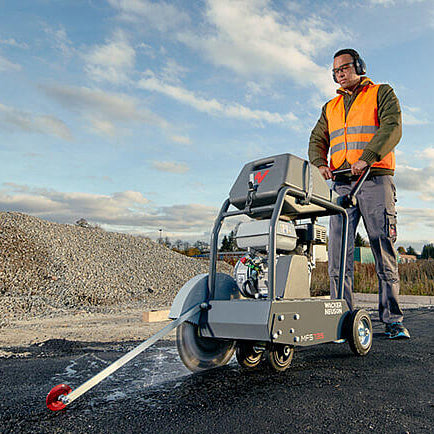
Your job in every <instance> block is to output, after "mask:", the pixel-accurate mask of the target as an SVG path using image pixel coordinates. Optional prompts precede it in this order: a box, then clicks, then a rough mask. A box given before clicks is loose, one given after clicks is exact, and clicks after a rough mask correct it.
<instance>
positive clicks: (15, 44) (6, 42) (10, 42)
mask: <svg viewBox="0 0 434 434" xmlns="http://www.w3.org/2000/svg"><path fill="white" fill-rule="evenodd" d="M0 44H1V45H9V46H10V47H15V48H23V49H28V48H29V46H28V45H27V44H26V43H25V42H17V41H16V40H15V39H14V38H9V39H0Z"/></svg>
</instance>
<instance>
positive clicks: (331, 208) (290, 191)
mask: <svg viewBox="0 0 434 434" xmlns="http://www.w3.org/2000/svg"><path fill="white" fill-rule="evenodd" d="M350 171H351V169H343V170H336V171H334V172H333V174H334V175H337V174H344V173H349V172H350ZM309 172H310V167H309ZM369 172H370V170H369V167H368V168H367V169H365V170H364V172H362V174H361V175H360V176H359V178H358V179H357V181H356V183H355V185H354V187H353V188H352V190H351V192H350V193H349V194H348V195H345V196H340V197H338V198H337V201H336V203H334V202H332V201H328V200H325V199H323V198H320V197H316V196H312V195H311V194H310V192H306V191H302V190H300V189H298V188H295V187H292V186H282V187H281V188H280V189H279V192H278V195H277V199H276V202H275V203H274V204H273V205H266V206H259V207H256V208H251V207H250V206H249V205H248V204H247V203H246V207H245V208H244V209H242V210H236V211H228V209H229V206H230V205H231V202H230V200H229V198H228V199H226V200H225V201H224V202H223V205H222V207H221V208H220V212H219V214H218V216H217V218H216V220H215V223H214V227H213V230H212V233H211V243H210V244H211V249H210V265H209V275H208V300H207V301H210V300H213V298H214V292H215V287H216V265H217V248H218V246H217V244H218V234H219V232H220V229H221V227H222V223H223V220H224V219H225V218H227V217H233V216H237V215H247V216H248V217H251V218H255V216H256V217H257V216H260V215H262V214H264V213H266V212H271V213H272V214H271V220H270V230H269V237H270V238H269V240H270V244H269V251H268V255H269V256H268V286H269V287H268V294H267V298H266V300H269V301H275V300H276V298H275V293H276V288H275V285H276V230H277V223H278V221H279V218H280V216H281V214H282V208H283V204H284V201H285V197H286V196H287V195H288V196H292V197H294V198H296V199H298V200H299V203H302V204H304V205H308V204H310V203H311V204H313V205H318V206H321V207H323V208H325V210H324V211H322V212H315V213H314V216H315V217H320V216H329V215H334V214H340V215H341V216H342V236H341V258H340V264H339V281H338V299H339V300H342V299H343V294H344V279H345V267H346V262H347V245H348V231H349V223H348V213H347V211H346V208H349V207H350V206H352V205H354V197H355V196H356V194H357V193H358V192H359V190H360V188H361V186H362V184H363V182H364V181H365V180H366V178H367V177H368V175H369ZM309 186H310V187H311V184H310V185H309ZM308 217H309V215H307V216H305V217H303V218H308Z"/></svg>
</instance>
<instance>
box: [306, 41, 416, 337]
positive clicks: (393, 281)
mask: <svg viewBox="0 0 434 434" xmlns="http://www.w3.org/2000/svg"><path fill="white" fill-rule="evenodd" d="M365 74H366V65H365V62H364V61H363V59H362V58H361V57H360V55H359V54H358V53H357V51H355V50H353V49H349V48H348V49H343V50H339V51H338V52H337V53H336V54H335V55H334V60H333V70H332V75H333V79H334V81H335V82H336V83H338V84H339V85H340V88H339V89H338V90H337V94H338V95H337V96H336V97H335V98H333V99H332V100H330V101H328V102H327V103H326V104H325V105H324V106H323V108H322V113H321V116H320V118H319V120H318V122H317V124H316V125H315V127H314V129H313V130H312V133H311V136H310V141H309V160H310V162H311V163H312V164H313V165H315V166H317V167H318V168H319V171H320V172H321V174H322V176H323V177H324V178H325V179H331V180H333V184H332V188H333V190H334V191H335V192H336V193H337V194H338V195H339V196H341V195H345V194H348V193H349V192H350V191H351V189H352V187H353V186H354V184H355V181H356V179H357V178H358V177H359V175H360V174H362V173H363V171H364V170H365V169H366V168H367V167H368V166H369V167H370V168H371V169H370V174H369V176H368V178H367V179H366V181H365V182H364V184H363V185H362V188H361V190H360V191H359V193H358V194H357V204H356V206H354V207H352V208H349V209H348V210H347V212H348V217H349V234H348V248H347V265H346V269H345V280H344V298H345V300H346V301H347V303H348V307H349V308H350V310H353V285H354V238H355V234H356V229H357V225H358V223H359V221H360V217H362V219H363V223H364V226H365V229H366V232H367V234H368V237H369V243H370V246H371V249H372V253H373V255H374V259H375V270H376V272H377V276H378V282H379V307H378V311H379V317H380V321H382V322H383V323H384V324H385V333H386V335H387V336H388V337H389V338H391V339H397V338H404V339H408V338H410V333H409V332H408V330H407V329H406V327H404V325H403V313H402V310H401V309H400V307H399V303H398V294H399V275H398V264H397V254H396V250H395V247H394V242H395V241H396V236H397V228H396V210H395V202H396V189H395V185H394V183H393V174H394V170H395V153H394V148H395V146H396V145H397V144H398V142H399V140H400V138H401V134H402V120H401V108H400V105H399V101H398V98H397V97H396V95H395V93H394V91H393V89H392V88H391V87H390V86H389V85H388V84H375V83H373V82H372V80H371V79H370V78H368V77H366V75H365ZM328 154H330V156H329V159H330V161H328ZM337 169H351V171H349V173H347V174H340V175H336V176H335V175H334V174H333V171H334V170H337ZM341 231H342V216H341V215H334V216H331V217H330V229H329V250H328V251H329V276H330V294H331V298H337V288H338V281H339V264H340V252H341Z"/></svg>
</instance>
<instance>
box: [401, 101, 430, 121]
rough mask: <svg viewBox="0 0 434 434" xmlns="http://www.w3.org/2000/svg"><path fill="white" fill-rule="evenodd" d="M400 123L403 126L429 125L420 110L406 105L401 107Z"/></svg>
mask: <svg viewBox="0 0 434 434" xmlns="http://www.w3.org/2000/svg"><path fill="white" fill-rule="evenodd" d="M402 122H403V124H404V125H426V124H429V123H430V122H429V121H428V120H427V118H426V115H425V113H423V112H422V110H421V109H420V108H418V107H410V106H407V105H403V107H402Z"/></svg>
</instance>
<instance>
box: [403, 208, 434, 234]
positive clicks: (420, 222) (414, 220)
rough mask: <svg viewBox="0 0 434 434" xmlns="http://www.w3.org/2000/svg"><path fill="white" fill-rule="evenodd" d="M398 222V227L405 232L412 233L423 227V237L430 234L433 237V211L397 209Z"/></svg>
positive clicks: (426, 209)
mask: <svg viewBox="0 0 434 434" xmlns="http://www.w3.org/2000/svg"><path fill="white" fill-rule="evenodd" d="M397 211H398V221H399V225H400V226H404V227H405V230H406V231H413V230H417V229H421V227H425V230H424V231H423V234H424V237H426V236H428V235H429V234H430V233H431V236H432V237H433V236H434V235H433V234H434V231H433V227H432V222H433V221H434V209H429V208H409V207H400V206H399V207H397Z"/></svg>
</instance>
